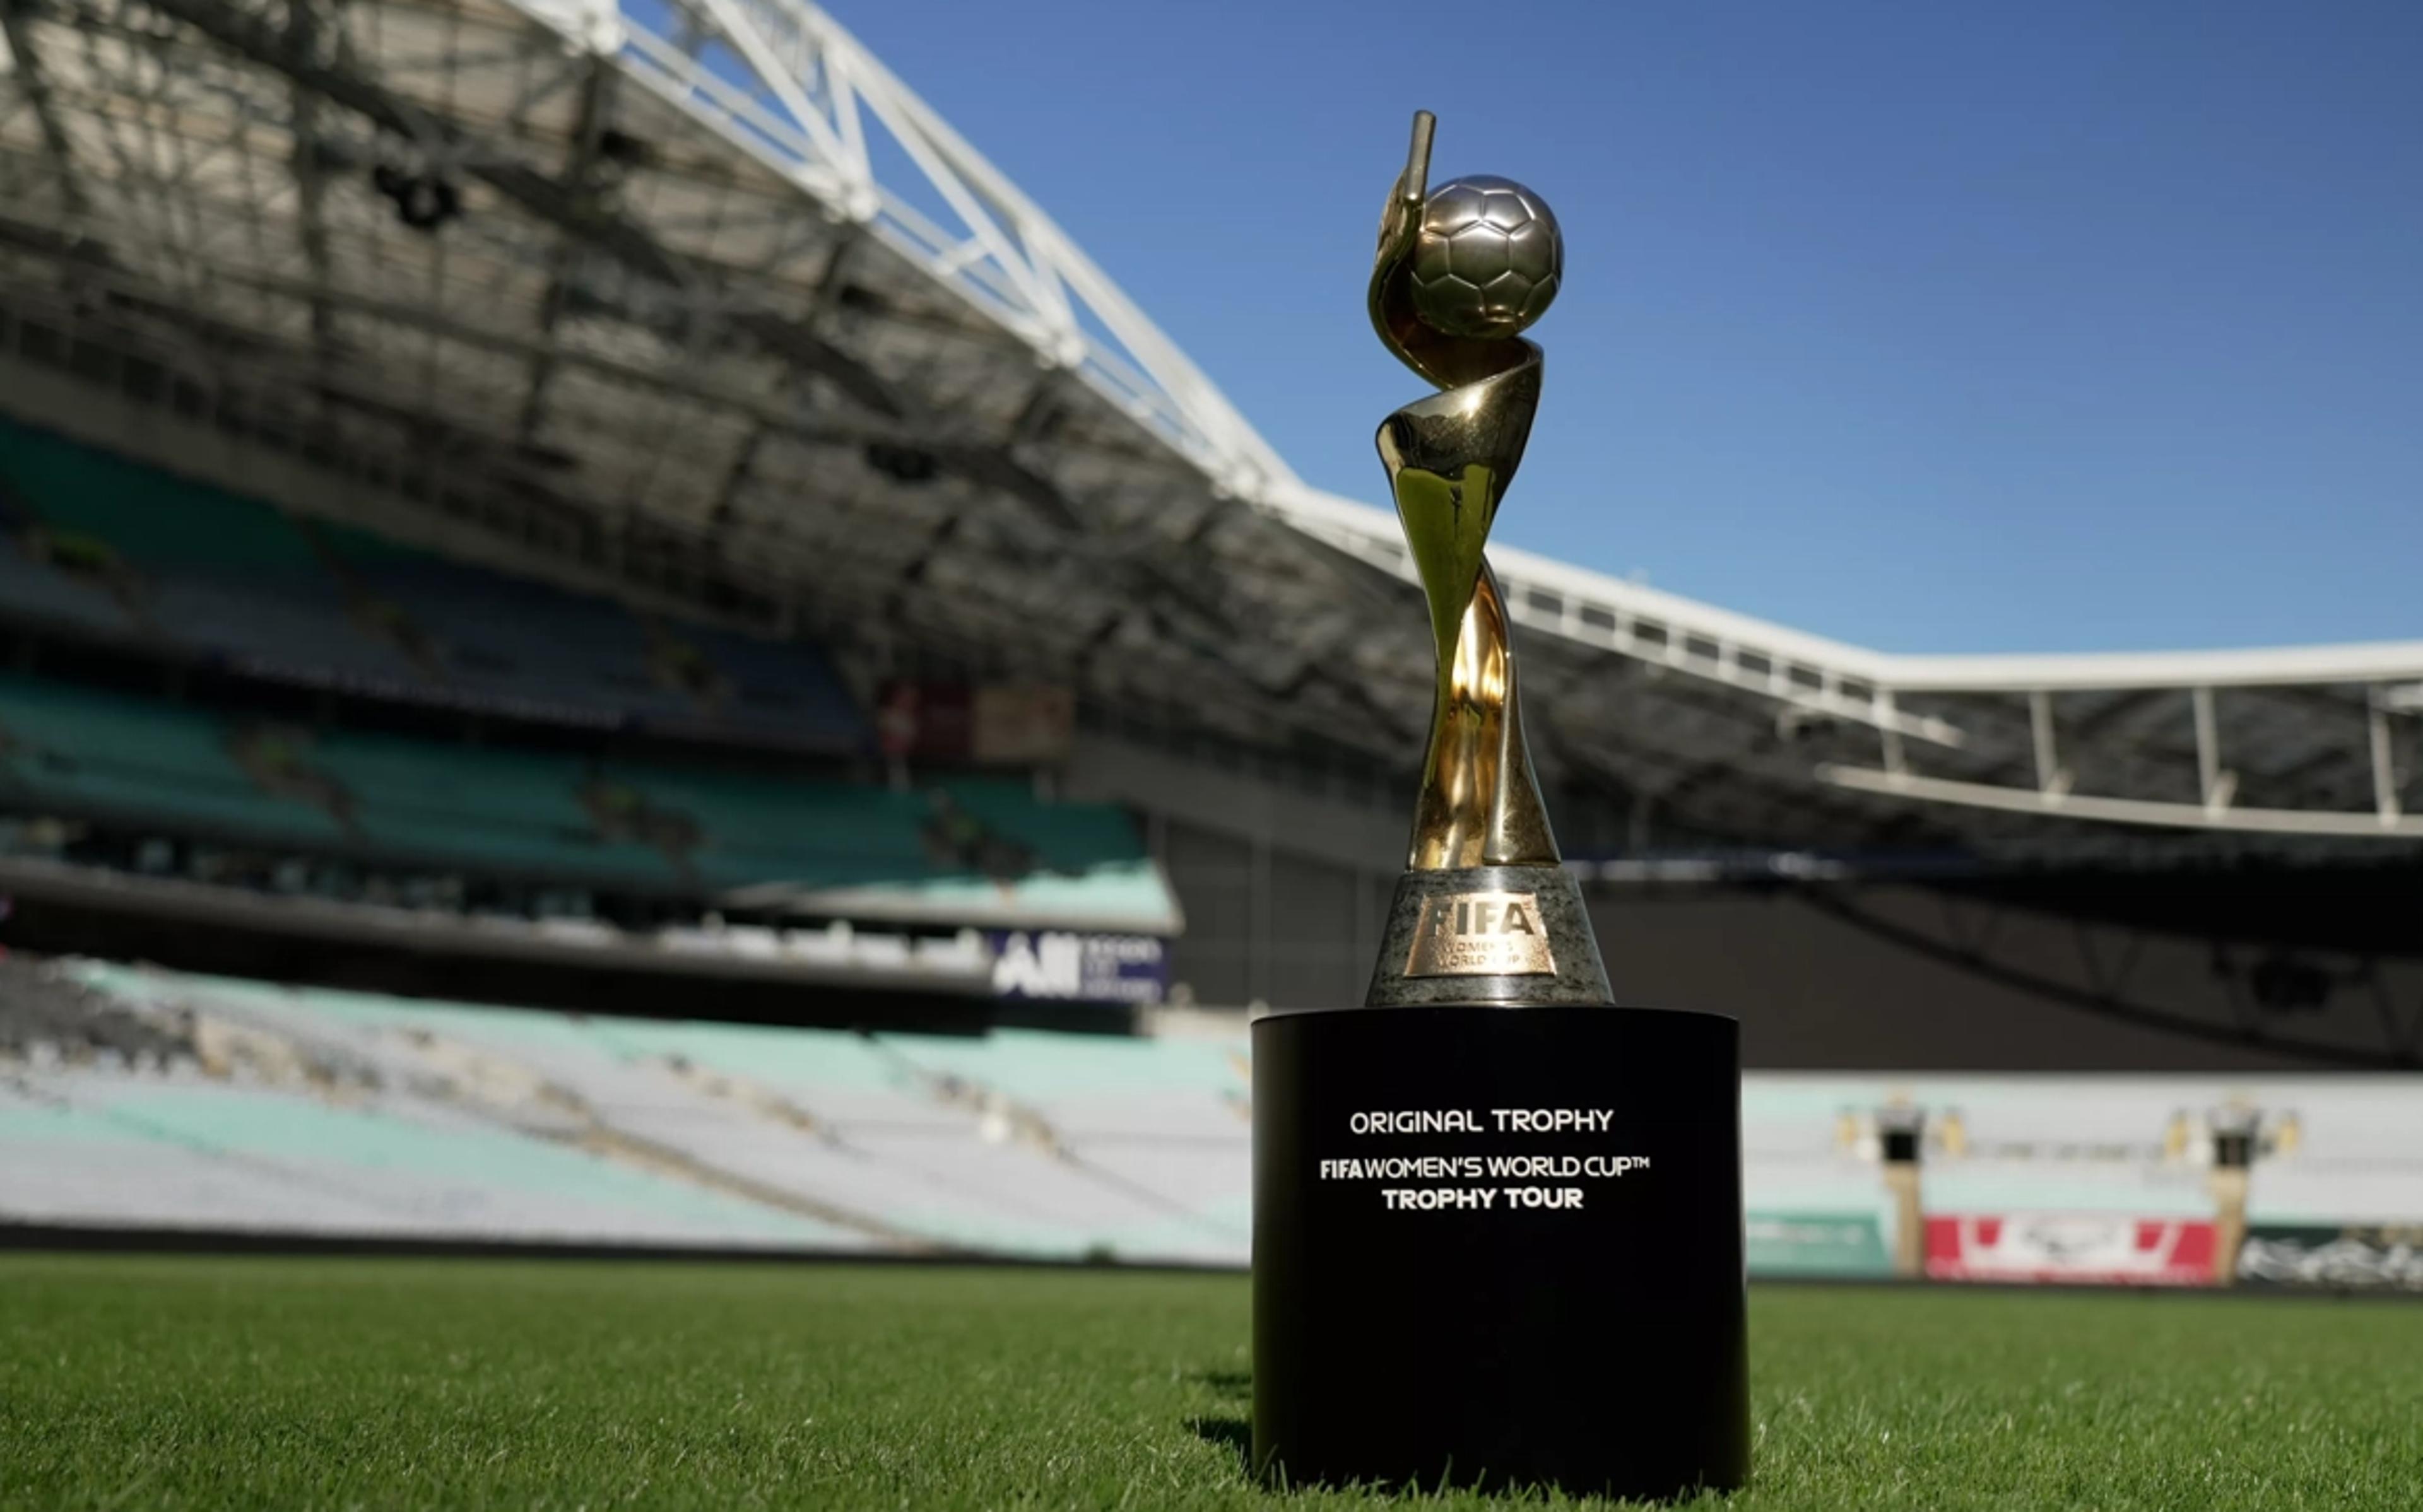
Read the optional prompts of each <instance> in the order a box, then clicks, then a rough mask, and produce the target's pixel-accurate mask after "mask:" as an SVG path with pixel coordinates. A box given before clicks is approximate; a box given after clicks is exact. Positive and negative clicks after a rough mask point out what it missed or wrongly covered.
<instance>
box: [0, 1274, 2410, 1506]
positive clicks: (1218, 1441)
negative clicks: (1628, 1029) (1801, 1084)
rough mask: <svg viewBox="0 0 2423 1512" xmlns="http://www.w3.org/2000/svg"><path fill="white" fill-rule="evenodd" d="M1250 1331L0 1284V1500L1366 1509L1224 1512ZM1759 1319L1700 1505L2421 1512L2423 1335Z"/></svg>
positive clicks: (2153, 1305)
mask: <svg viewBox="0 0 2423 1512" xmlns="http://www.w3.org/2000/svg"><path fill="white" fill-rule="evenodd" d="M1246 1312H1247V1295H1246V1285H1245V1283H1244V1281H1243V1279H1242V1278H1239V1277H1227V1276H1183V1275H1159V1274H1143V1273H1125V1272H1087V1271H1065V1270H1064V1271H1045V1270H1019V1269H987V1268H967V1269H927V1268H906V1267H890V1268H879V1267H863V1268H852V1267H838V1266H823V1265H812V1266H811V1265H800V1266H784V1265H776V1264H765V1265H720V1264H699V1265H657V1264H628V1263H610V1262H563V1261H536V1260H533V1261H496V1262H490V1261H468V1260H459V1261H458V1260H443V1261H397V1260H356V1259H339V1260H328V1259H310V1260H304V1259H194V1258H173V1257H149V1256H146V1257H139V1258H135V1257H112V1258H94V1257H85V1256H74V1255H14V1256H5V1255H0V1504H5V1505H7V1506H9V1507H28V1508H32V1507H40V1508H76V1507H90V1508H103V1507H106V1508H124V1509H138V1508H150V1507H191V1508H230V1509H233V1508H256V1507H355V1506H359V1507H474V1506H479V1507H512V1508H564V1509H571V1508H578V1507H586V1508H590V1509H593V1512H604V1509H606V1508H610V1507H624V1506H642V1507H645V1506H680V1507H700V1508H709V1507H712V1508H751V1507H847V1508H860V1507H868V1508H877V1507H968V1508H993V1507H1105V1508H1108V1507H1133V1508H1164V1507H1166V1508H1231V1507H1283V1508H1293V1507H1299V1506H1301V1507H1333V1506H1355V1505H1365V1504H1373V1503H1378V1502H1381V1501H1385V1500H1390V1499H1389V1498H1386V1497H1383V1496H1382V1495H1381V1494H1380V1493H1377V1492H1373V1491H1367V1490H1362V1489H1354V1488H1349V1489H1343V1490H1325V1491H1310V1492H1300V1493H1295V1494H1290V1495H1275V1494H1271V1493H1267V1492H1265V1491H1263V1490H1261V1489H1259V1488H1256V1487H1255V1486H1254V1485H1252V1484H1251V1483H1250V1482H1249V1481H1247V1479H1246V1478H1245V1475H1244V1473H1243V1463H1242V1445H1243V1439H1244V1432H1245V1429H1244V1419H1245V1415H1246V1410H1247V1409H1246V1401H1247V1394H1248V1389H1249V1386H1248V1383H1249V1376H1248V1371H1249V1369H1250V1362H1249V1361H1248V1359H1247V1355H1246ZM1751 1326H1752V1333H1751V1369H1752V1374H1753V1378H1754V1382H1755V1393H1756V1395H1755V1406H1754V1410H1755V1414H1756V1433H1757V1444H1758V1447H1757V1471H1756V1475H1757V1480H1756V1484H1755V1485H1754V1487H1753V1488H1751V1489H1750V1490H1749V1491H1747V1492H1744V1493H1742V1494H1740V1495H1738V1496H1736V1497H1733V1498H1730V1499H1714V1498H1711V1499H1707V1500H1706V1501H1704V1502H1702V1505H1708V1504H1723V1505H1732V1506H1738V1507H1742V1508H1745V1509H1756V1512H1789V1509H1800V1508H1828V1509H1832V1508H1845V1509H1847V1508H1861V1509H1867V1508H1878V1507H1910V1508H1929V1509H1938V1508H1962V1507H1993V1508H2012V1509H2019V1508H2038V1507H2073V1506H2075V1507H2094V1508H2103V1509H2121V1508H2177V1509H2178V1512H2227V1509H2234V1508H2249V1509H2252V1508H2263V1509H2266V1512H2273V1509H2280V1508H2297V1507H2310V1508H2322V1507H2330V1508H2339V1507H2371V1506H2380V1507H2415V1506H2417V1505H2423V1306H2415V1305H2409V1304H2400V1303H2368V1302H2336V1301H2329V1300H2322V1299H2284V1300H2251V1299H2232V1298H2182V1297H2129V1296H2117V1295H2064V1296H2055V1295H2021V1294H2014V1293H2007V1292H1954V1291H1935V1292H1924V1291H1902V1290H1875V1291H1870V1290H1851V1289H1824V1288H1783V1287H1776V1288H1761V1289H1757V1290H1755V1291H1754V1292H1753V1293H1752V1298H1751ZM1611 1364H1613V1365H1614V1366H1616V1367H1617V1368H1623V1367H1624V1365H1625V1364H1626V1362H1611ZM1639 1364H1640V1366H1641V1367H1642V1368H1655V1367H1654V1363H1652V1362H1639ZM1409 1500H1412V1501H1414V1502H1416V1503H1417V1504H1421V1505H1426V1506H1443V1507H1452V1506H1466V1505H1471V1506H1481V1505H1505V1504H1509V1503H1510V1502H1511V1503H1513V1504H1525V1503H1528V1504H1541V1503H1545V1504H1552V1505H1568V1504H1570V1503H1567V1502H1564V1501H1562V1500H1561V1499H1558V1498H1554V1497H1542V1496H1537V1495H1534V1496H1531V1497H1514V1498H1509V1499H1497V1500H1492V1499H1488V1498H1482V1497H1473V1496H1462V1495H1449V1496H1434V1497H1421V1496H1416V1497H1413V1498H1410V1499H1409Z"/></svg>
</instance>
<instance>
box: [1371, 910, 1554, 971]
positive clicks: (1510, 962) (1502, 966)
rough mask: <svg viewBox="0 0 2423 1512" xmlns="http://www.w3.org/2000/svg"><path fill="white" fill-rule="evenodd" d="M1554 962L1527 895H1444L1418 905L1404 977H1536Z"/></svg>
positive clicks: (1550, 969) (1552, 969) (1538, 911)
mask: <svg viewBox="0 0 2423 1512" xmlns="http://www.w3.org/2000/svg"><path fill="white" fill-rule="evenodd" d="M1556 969H1557V962H1556V957H1555V956H1554V955H1553V954H1552V953H1550V952H1549V949H1548V933H1547V930H1546V929H1545V928H1544V927H1543V925H1542V923H1541V921H1540V900H1539V896H1538V894H1536V893H1530V892H1447V893H1441V894H1439V895H1438V896H1436V897H1433V898H1427V899H1425V900H1423V903H1422V914H1421V921H1420V922H1418V923H1417V924H1416V925H1415V926H1414V943H1413V948H1412V949H1411V950H1410V951H1409V952H1408V953H1406V957H1405V975H1407V976H1409V977H1424V976H1538V975H1546V974H1553V973H1554V972H1555V971H1556Z"/></svg>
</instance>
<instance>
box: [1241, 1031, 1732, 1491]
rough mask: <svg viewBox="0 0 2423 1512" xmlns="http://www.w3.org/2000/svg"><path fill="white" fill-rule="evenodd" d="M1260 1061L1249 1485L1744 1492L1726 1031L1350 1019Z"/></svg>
mask: <svg viewBox="0 0 2423 1512" xmlns="http://www.w3.org/2000/svg"><path fill="white" fill-rule="evenodd" d="M1253 1036H1254V1449H1253V1464H1254V1468H1255V1472H1256V1473H1257V1474H1258V1475H1259V1476H1261V1477H1263V1478H1264V1479H1266V1480H1270V1481H1275V1482H1284V1483H1287V1484H1291V1485H1301V1484H1307V1483H1310V1484H1322V1483H1342V1482H1348V1481H1365V1482H1379V1483H1386V1484H1390V1485H1402V1484H1405V1483H1416V1484H1418V1485H1421V1486H1424V1487H1433V1486H1439V1485H1458V1486H1481V1487H1519V1486H1534V1485H1537V1486H1554V1487H1558V1488H1562V1489H1565V1490H1567V1491H1570V1492H1573V1493H1575V1494H1577V1495H1586V1494H1606V1495H1612V1496H1634V1497H1662V1496H1670V1495H1672V1494H1675V1493H1677V1492H1682V1491H1687V1490H1691V1489H1694V1488H1714V1489H1723V1488H1734V1487H1738V1486H1740V1485H1742V1484H1743V1483H1744V1482H1745V1481H1746V1480H1747V1478H1748V1476H1749V1473H1750V1387H1749V1362H1748V1355H1747V1343H1746V1339H1747V1334H1746V1322H1745V1317H1744V1300H1745V1299H1744V1288H1743V1269H1742V1258H1743V1257H1742V1199H1741V1139H1740V1126H1741V1119H1740V1102H1741V1095H1740V1086H1741V1072H1740V1048H1739V1045H1740V1034H1739V1026H1738V1025H1737V1024H1735V1022H1734V1020H1733V1019H1730V1018H1726V1017H1721V1016H1717V1015H1712V1014H1693V1013H1669V1012H1662V1011H1656V1010H1645V1009H1622V1008H1563V1007H1546V1008H1519V1009H1496V1008H1486V1007H1480V1008H1476V1007H1419V1008H1363V1009H1353V1010H1324V1011H1319V1012H1312V1013H1294V1014H1280V1015H1275V1016H1269V1017H1265V1018H1263V1019H1261V1020H1259V1022H1257V1023H1256V1024H1255V1025H1254V1027H1253Z"/></svg>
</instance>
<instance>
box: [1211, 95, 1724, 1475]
mask: <svg viewBox="0 0 2423 1512" xmlns="http://www.w3.org/2000/svg"><path fill="white" fill-rule="evenodd" d="M1432 128H1433V121H1432V118H1431V117H1430V116H1429V115H1428V114H1427V113H1424V114H1420V115H1417V116H1416V117H1415V118H1414V142H1413V150H1412V152H1411V154H1410V155H1409V157H1408V160H1407V162H1406V165H1405V172H1404V176H1403V177H1402V178H1400V179H1399V180H1398V181H1397V185H1396V188H1395V189H1394V190H1393V191H1392V192H1391V193H1390V195H1389V197H1388V209H1387V213H1386V218H1385V219H1384V220H1382V222H1381V224H1380V250H1379V255H1378V258H1377V259H1376V260H1375V261H1374V263H1373V266H1372V269H1371V286H1370V310H1371V323H1372V325H1373V326H1374V327H1375V328H1376V329H1377V330H1378V331H1379V333H1380V339H1381V340H1382V341H1384V342H1386V343H1387V347H1388V350H1389V351H1391V352H1393V353H1395V354H1397V356H1398V357H1399V359H1400V360H1402V362H1403V363H1404V364H1405V366H1407V367H1408V368H1411V369H1413V370H1414V371H1416V372H1417V373H1419V374H1421V375H1422V377H1423V378H1425V379H1427V380H1429V381H1430V383H1432V384H1433V386H1436V387H1437V388H1438V389H1439V392H1438V393H1437V394H1435V395H1433V396H1432V397H1431V398H1428V399H1425V400H1423V401H1421V402H1419V403H1416V404H1408V405H1406V406H1405V407H1404V408H1403V409H1401V410H1399V411H1397V412H1396V413H1395V414H1394V415H1391V416H1389V417H1388V418H1387V422H1386V424H1384V425H1382V426H1381V427H1380V457H1381V460H1382V461H1383V462H1385V463H1386V464H1387V467H1388V481H1389V483H1390V485H1391V487H1392V488H1393V490H1394V492H1395V494H1396V497H1397V512H1398V514H1399V516H1400V517H1401V518H1402V520H1403V522H1404V528H1405V541H1406V543H1407V544H1409V545H1410V546H1411V547H1412V548H1413V556H1414V561H1415V563H1416V565H1417V568H1418V569H1419V575H1420V578H1421V583H1422V591H1423V594H1424V595H1425V596H1426V597H1427V598H1428V599H1429V600H1430V611H1431V630H1432V634H1433V640H1434V642H1435V647H1436V654H1437V657H1438V684H1437V695H1436V697H1437V701H1436V705H1435V707H1434V709H1433V713H1432V717H1431V738H1430V750H1429V752H1428V754H1427V755H1426V756H1425V757H1424V759H1423V763H1422V789H1421V800H1420V807H1419V808H1418V809H1417V811H1416V814H1415V819H1414V843H1413V854H1412V856H1411V857H1410V858H1409V859H1408V862H1407V866H1406V871H1405V874H1404V876H1403V878H1402V880H1401V881H1400V882H1399V883H1398V885H1397V897H1396V904H1395V906H1394V907H1393V908H1392V909H1391V910H1390V912H1389V916H1388V924H1387V931H1386V939H1385V943H1384V944H1383V945H1382V947H1381V956H1380V962H1379V967H1378V969H1377V970H1375V971H1374V972H1373V973H1372V980H1371V990H1370V995H1369V997H1368V998H1367V1000H1365V1002H1364V1003H1363V1004H1362V1005H1361V1006H1359V1007H1354V1006H1349V1005H1347V1004H1344V1003H1339V1004H1336V1005H1331V1006H1302V1007H1287V1008H1279V1009H1275V1010H1273V1011H1271V1012H1268V1013H1266V1014H1264V1015H1262V1016H1260V1017H1259V1018H1257V1019H1256V1020H1255V1021H1254V1026H1253V1036H1254V1062H1253V1070H1254V1447H1253V1463H1254V1467H1255V1469H1256V1471H1257V1473H1259V1474H1261V1475H1263V1476H1265V1477H1268V1478H1270V1479H1272V1480H1275V1481H1279V1482H1283V1483H1285V1484H1287V1485H1290V1486H1303V1485H1311V1484H1324V1483H1336V1484H1352V1483H1361V1484H1366V1485H1402V1484H1413V1485H1416V1486H1419V1487H1420V1488H1423V1489H1424V1490H1428V1489H1430V1488H1434V1487H1438V1486H1442V1485H1480V1486H1537V1485H1553V1486H1559V1487H1562V1488H1565V1489H1567V1490H1569V1491H1572V1492H1575V1493H1576V1494H1587V1493H1604V1494H1609V1495H1617V1496H1645V1497H1667V1496H1671V1495H1674V1494H1675V1493H1676V1492H1678V1491H1683V1490H1688V1489H1692V1488H1730V1487H1735V1486H1739V1485H1741V1484H1742V1482H1743V1481H1744V1479H1745V1478H1746V1477H1747V1476H1748V1474H1749V1473H1750V1384H1749V1381H1750V1362H1749V1355H1748V1348H1747V1342H1746V1329H1747V1322H1746V1317H1747V1315H1746V1312H1745V1308H1744V1295H1743V1287H1742V1275H1743V1268H1742V1205H1741V1132H1740V1131H1741V1070H1740V1066H1741V1055H1740V1051H1741V1035H1740V1026H1738V1025H1737V1024H1735V1023H1734V1021H1733V1020H1732V1019H1730V1018H1724V1017H1720V1016H1717V1015H1714V1014H1699V1013H1689V1012H1675V1011H1671V1010H1663V1009H1649V1008H1619V1007H1616V1006H1614V1002H1613V999H1612V997H1611V995H1610V994H1609V993H1608V991H1607V969H1606V968H1605V967H1604V966H1602V965H1601V964H1600V963H1599V954H1598V944H1597V941H1596V940H1595V939H1593V938H1592V935H1591V926H1590V920H1589V918H1588V916H1587V915H1585V914H1584V912H1583V911H1582V898H1581V890H1580V888H1579V887H1577V886H1576V884H1575V882H1574V880H1573V878H1572V877H1571V876H1570V875H1569V874H1567V873H1566V872H1565V869H1564V866H1563V864H1562V863H1561V862H1560V860H1559V859H1558V857H1557V843H1556V840H1555V838H1554V837H1553V836H1551V835H1550V834H1549V832H1548V819H1547V814H1546V813H1545V811H1544V810H1543V809H1542V807H1541V804H1540V784H1539V782H1538V780H1536V779H1535V778H1534V777H1533V776H1532V774H1531V759H1530V756H1529V754H1528V752H1527V751H1526V750H1525V749H1524V747H1523V714H1522V708H1521V705H1520V703H1519V702H1518V701H1517V699H1516V696H1515V693H1516V690H1515V676H1514V653H1513V648H1512V646H1511V645H1510V644H1509V643H1508V627H1507V622H1506V601H1505V597H1504V595H1503V594H1502V593H1500V592H1499V591H1498V587H1497V577H1496V576H1495V575H1493V574H1492V573H1491V572H1490V570H1489V562H1488V559H1487V558H1486V557H1485V556H1483V554H1482V549H1483V547H1485V546H1486V545H1487V544H1488V542H1489V527H1490V525H1491V523H1492V522H1493V521H1494V520H1495V519H1496V518H1497V506H1498V505H1499V504H1500V503H1501V502H1502V501H1503V500H1504V498H1505V496H1506V485H1507V483H1508V482H1510V481H1511V480H1512V479H1513V477H1514V469H1515V467H1516V465H1518V464H1520V463H1521V462H1522V460H1523V444H1524V442H1525V441H1526V440H1527V439H1528V437H1529V435H1530V432H1531V416H1532V412H1533V411H1534V410H1535V409H1536V408H1537V407H1538V404H1539V402H1540V349H1539V348H1538V347H1536V346H1534V345H1532V344H1531V343H1530V342H1528V341H1527V340H1525V339H1523V336H1522V332H1523V330H1524V328H1525V327H1526V326H1528V325H1529V324H1530V323H1531V322H1532V321H1534V320H1535V319H1537V318H1538V317H1539V315H1540V313H1541V312H1542V311H1543V310H1544V309H1546V308H1547V306H1548V302H1549V301H1550V300H1551V299H1553V298H1555V297H1556V292H1557V281H1558V277H1559V276H1560V261H1561V249H1560V243H1559V236H1558V232H1557V223H1556V219H1555V217H1553V216H1551V215H1550V214H1549V213H1548V208H1547V206H1546V205H1544V204H1543V203H1541V201H1540V197H1538V196H1537V195H1534V194H1533V193H1531V192H1530V191H1529V190H1528V189H1526V188H1524V187H1523V186H1522V185H1520V184H1516V183H1510V182H1508V181H1506V180H1503V179H1480V178H1474V179H1458V180H1455V181H1452V182H1449V183H1444V184H1441V185H1439V186H1438V187H1437V188H1436V189H1432V188H1430V187H1429V183H1428V181H1429V177H1430V157H1431V133H1432ZM1544 1110H1563V1112H1564V1115H1565V1117H1564V1120H1563V1121H1562V1122H1558V1121H1557V1119H1556V1118H1555V1117H1554V1116H1552V1114H1551V1113H1550V1112H1548V1111H1544ZM1543 1119H1547V1120H1549V1121H1550V1124H1549V1126H1548V1127H1547V1128H1546V1129H1543V1128H1542V1127H1541V1126H1540V1121H1541V1120H1543Z"/></svg>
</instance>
